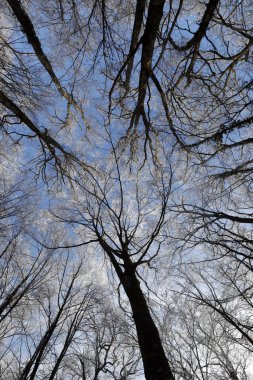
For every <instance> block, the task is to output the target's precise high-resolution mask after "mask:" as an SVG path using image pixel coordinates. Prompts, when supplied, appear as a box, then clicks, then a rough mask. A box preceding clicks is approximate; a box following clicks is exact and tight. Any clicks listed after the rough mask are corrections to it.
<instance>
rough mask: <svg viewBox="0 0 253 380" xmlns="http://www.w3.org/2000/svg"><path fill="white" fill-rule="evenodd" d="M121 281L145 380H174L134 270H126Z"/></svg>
mask: <svg viewBox="0 0 253 380" xmlns="http://www.w3.org/2000/svg"><path fill="white" fill-rule="evenodd" d="M121 281H122V285H123V287H124V290H125V292H126V295H127V297H128V299H129V302H130V304H131V307H132V312H133V319H134V322H135V326H136V330H137V336H138V341H139V346H140V350H141V356H142V360H143V366H144V373H145V377H146V380H174V376H173V374H172V372H171V369H170V366H169V364H168V360H167V358H166V355H165V353H164V350H163V347H162V342H161V339H160V336H159V333H158V330H157V327H156V325H155V323H154V321H153V319H152V317H151V314H150V311H149V307H148V305H147V301H146V299H145V296H144V294H143V292H142V290H141V287H140V282H139V280H138V279H137V277H136V273H135V270H134V269H133V268H131V269H129V270H128V269H126V271H125V272H124V274H123V276H122V278H121Z"/></svg>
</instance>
